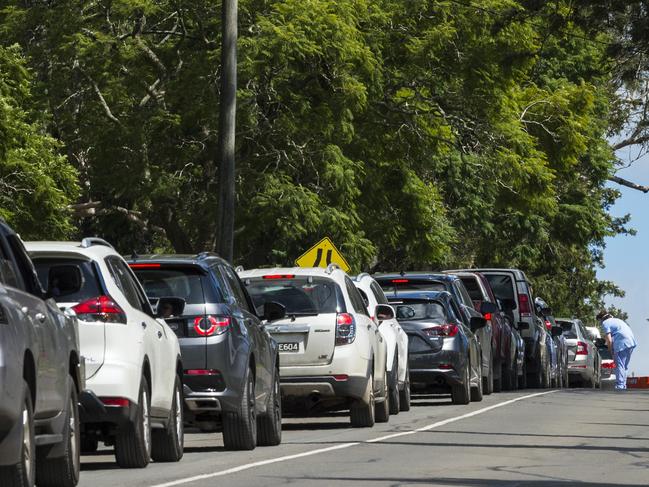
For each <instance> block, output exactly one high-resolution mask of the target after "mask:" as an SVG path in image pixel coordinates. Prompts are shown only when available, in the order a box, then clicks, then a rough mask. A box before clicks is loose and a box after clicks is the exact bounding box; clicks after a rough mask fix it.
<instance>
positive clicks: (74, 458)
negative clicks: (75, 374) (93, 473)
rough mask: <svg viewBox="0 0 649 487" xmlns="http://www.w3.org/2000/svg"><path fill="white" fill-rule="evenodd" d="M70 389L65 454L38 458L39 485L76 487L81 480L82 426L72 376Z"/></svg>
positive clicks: (64, 427) (66, 417)
mask: <svg viewBox="0 0 649 487" xmlns="http://www.w3.org/2000/svg"><path fill="white" fill-rule="evenodd" d="M69 382H70V385H69V388H70V391H69V393H68V404H67V407H66V412H65V422H64V424H63V431H62V433H63V445H64V451H63V455H62V456H60V457H57V458H39V456H38V455H37V458H38V462H37V464H36V483H37V484H38V486H39V487H74V486H75V485H77V483H78V482H79V471H80V469H81V468H80V467H81V459H80V456H79V455H80V449H81V444H80V436H81V432H80V427H79V401H78V398H77V389H76V386H75V385H74V382H73V380H72V378H71V377H70V380H69Z"/></svg>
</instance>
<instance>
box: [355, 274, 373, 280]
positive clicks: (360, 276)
mask: <svg viewBox="0 0 649 487" xmlns="http://www.w3.org/2000/svg"><path fill="white" fill-rule="evenodd" d="M364 277H372V276H370V274H369V273H368V272H361V273H360V274H359V275H357V276H356V277H355V278H354V280H355V281H360V280H361V279H363V278H364Z"/></svg>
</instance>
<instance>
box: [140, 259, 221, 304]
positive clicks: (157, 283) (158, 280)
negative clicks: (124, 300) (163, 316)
mask: <svg viewBox="0 0 649 487" xmlns="http://www.w3.org/2000/svg"><path fill="white" fill-rule="evenodd" d="M131 268H132V270H133V272H134V273H135V275H136V276H137V278H138V279H139V280H140V282H141V283H142V287H143V288H144V292H145V293H146V295H147V297H148V298H149V299H150V300H151V299H153V300H157V299H158V298H162V297H176V298H182V299H184V300H185V303H186V304H201V303H205V302H206V301H205V300H206V296H205V294H204V293H203V282H202V280H203V279H205V277H204V274H203V272H202V271H201V270H200V269H198V268H196V267H192V266H184V267H179V266H168V267H165V266H164V265H161V266H160V267H152V268H138V267H136V266H135V267H134V266H131ZM219 301H220V300H217V298H216V296H211V297H209V298H208V302H219Z"/></svg>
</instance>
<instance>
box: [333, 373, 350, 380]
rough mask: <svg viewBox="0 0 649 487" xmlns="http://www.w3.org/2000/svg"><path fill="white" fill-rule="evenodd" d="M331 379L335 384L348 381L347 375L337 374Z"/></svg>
mask: <svg viewBox="0 0 649 487" xmlns="http://www.w3.org/2000/svg"><path fill="white" fill-rule="evenodd" d="M333 378H334V380H335V381H336V382H344V381H346V380H347V379H349V376H348V375H347V374H338V375H334V376H333Z"/></svg>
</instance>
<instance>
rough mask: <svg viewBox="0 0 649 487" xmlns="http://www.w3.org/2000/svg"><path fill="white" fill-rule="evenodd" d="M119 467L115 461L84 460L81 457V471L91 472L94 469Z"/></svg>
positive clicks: (116, 468) (114, 468) (115, 468)
mask: <svg viewBox="0 0 649 487" xmlns="http://www.w3.org/2000/svg"><path fill="white" fill-rule="evenodd" d="M119 468H120V467H119V465H117V463H116V462H115V461H113V462H84V461H83V457H82V458H81V471H82V472H93V471H96V470H118V469H119Z"/></svg>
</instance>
